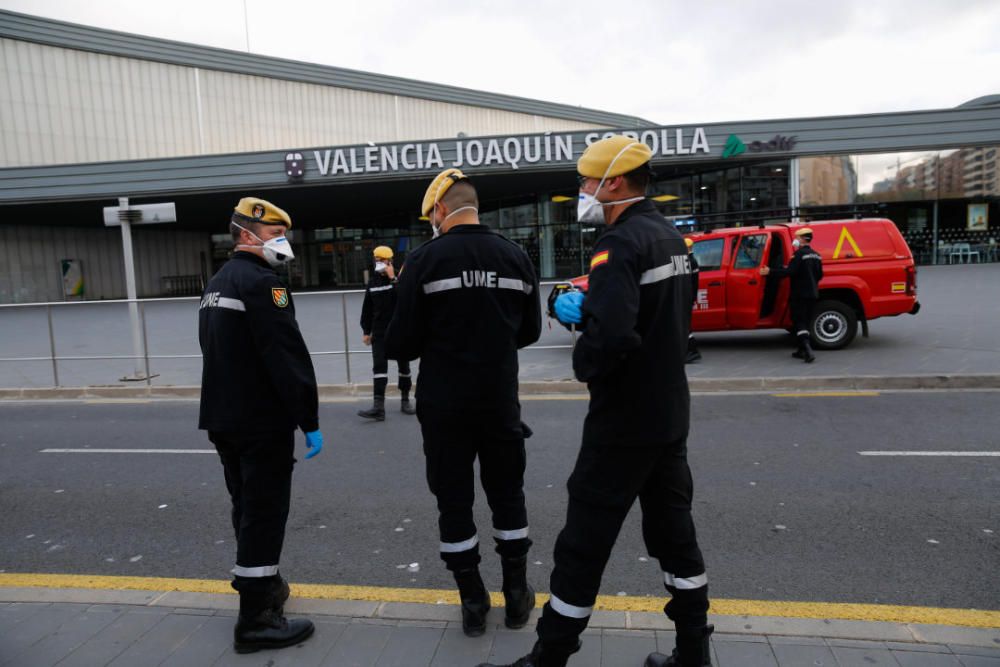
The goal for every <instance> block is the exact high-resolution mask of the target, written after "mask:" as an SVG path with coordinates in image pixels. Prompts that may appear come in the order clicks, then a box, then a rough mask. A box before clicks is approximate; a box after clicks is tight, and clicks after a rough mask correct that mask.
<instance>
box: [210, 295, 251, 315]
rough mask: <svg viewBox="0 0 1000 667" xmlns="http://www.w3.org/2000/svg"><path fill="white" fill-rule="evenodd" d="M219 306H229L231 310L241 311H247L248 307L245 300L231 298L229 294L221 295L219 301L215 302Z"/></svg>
mask: <svg viewBox="0 0 1000 667" xmlns="http://www.w3.org/2000/svg"><path fill="white" fill-rule="evenodd" d="M215 305H216V306H218V307H219V308H228V309H229V310H239V311H241V312H244V313H245V312H246V310H247V307H246V306H244V305H243V302H242V301H240V300H239V299H231V298H229V297H228V296H220V297H219V300H218V302H216V304H215Z"/></svg>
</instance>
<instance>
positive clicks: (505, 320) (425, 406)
mask: <svg viewBox="0 0 1000 667" xmlns="http://www.w3.org/2000/svg"><path fill="white" fill-rule="evenodd" d="M478 207H479V198H478V195H477V194H476V189H475V187H474V186H473V185H472V183H471V182H470V181H469V180H468V179H467V178H466V177H465V176H464V175H463V174H462V172H461V171H459V170H458V169H447V170H445V171H443V172H441V173H440V174H438V176H437V177H436V178H435V179H434V180H433V181H432V182H431V184H430V187H428V188H427V192H426V194H425V195H424V199H423V204H422V206H421V213H422V214H423V215H424V216H426V217H427V218H429V220H430V224H431V226H432V228H433V232H434V238H433V239H431V240H430V241H428V242H427V243H425V244H423V245H422V246H420V247H419V248H417V249H416V250H414V251H413V252H411V253H410V255H409V256H408V257H407V259H406V264H405V265H404V266H403V267H402V269H400V272H399V282H398V283H397V286H396V289H397V290H398V294H397V303H396V312H395V315H394V316H393V319H392V321H391V322H390V323H389V330H388V332H387V334H386V349H387V351H388V355H389V358H391V359H400V360H403V359H410V360H412V359H416V358H418V357H419V358H420V377H419V379H418V381H417V418H418V419H419V420H420V429H421V432H422V434H423V439H424V455H425V457H426V464H427V482H428V485H429V486H430V490H431V493H433V494H434V496H435V497H436V499H437V506H438V511H439V519H438V528H439V533H440V538H441V547H440V551H441V558H442V560H444V563H445V567H447V568H448V569H449V570H450V571H451V572H452V574H453V575H454V577H455V582H456V584H457V585H458V591H459V596H460V598H461V601H462V628H463V630H464V631H465V633H466V634H467V635H469V636H477V635H481V634H482V633H483V632H484V631H485V628H486V613H487V612H488V611H489V608H490V598H489V593H487V591H486V587H485V585H484V583H483V580H482V578H481V577H480V574H479V562H480V556H479V533H478V531H477V529H476V524H475V522H474V521H473V515H472V506H473V502H474V500H475V473H474V463H475V461H476V459H478V460H479V468H480V480H481V481H482V485H483V490H484V491H485V492H486V500H487V502H488V503H489V506H490V509H491V510H492V513H493V538H494V540H495V542H496V551H497V553H498V554H499V555H500V563H501V566H502V569H503V585H502V590H503V594H504V598H505V618H504V622H505V623H506V625H507V627H510V628H519V627H523V626H524V625H525V624H526V623H527V622H528V615H529V613H530V612H531V610H532V609H533V608H534V606H535V594H534V591H533V589H532V588H531V586H530V585H529V584H528V581H527V571H526V570H527V556H528V549H529V548H530V546H531V540H530V539H529V538H528V514H527V510H526V509H525V505H524V491H523V486H524V469H525V447H524V439H525V438H526V437H528V436H529V435H530V431H529V430H528V429H527V426H525V425H524V424H523V423H522V422H521V406H520V403H519V402H518V393H517V392H518V381H517V372H518V359H517V351H518V349H519V348H522V347H525V346H526V345H530V344H531V343H534V342H535V341H536V340H538V337H539V335H540V334H541V327H542V314H541V304H540V302H539V296H538V278H537V276H536V274H535V268H534V266H533V265H532V263H531V260H530V259H529V258H528V255H527V254H526V253H525V252H524V250H522V249H521V248H520V247H519V246H518V245H516V244H515V243H513V242H511V241H508V240H507V239H506V238H504V237H503V236H501V235H500V234H498V233H496V232H493V231H491V230H490V229H489V228H487V227H485V226H483V225H481V224H479V208H478Z"/></svg>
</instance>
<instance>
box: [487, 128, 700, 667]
mask: <svg viewBox="0 0 1000 667" xmlns="http://www.w3.org/2000/svg"><path fill="white" fill-rule="evenodd" d="M650 157H651V151H650V149H649V147H647V146H646V145H645V144H643V143H640V142H637V141H634V140H632V139H630V138H628V137H625V136H614V137H610V138H607V139H603V140H601V141H598V142H595V143H593V144H592V145H591V146H590V147H588V148H587V150H586V151H585V152H584V154H583V155H582V156H581V157H580V160H579V162H578V163H577V171H579V173H580V174H581V176H582V179H581V193H580V203H579V210H578V218H579V219H580V221H581V222H587V223H600V222H605V223H606V224H607V228H606V231H605V232H604V233H603V234H602V235H601V236H600V238H599V239H598V240H597V243H596V244H595V246H594V251H593V255H592V257H591V261H590V286H589V291H588V293H587V295H586V296H585V297H584V296H583V295H582V294H581V293H579V292H568V293H566V294H564V295H562V296H560V297H559V298H558V300H557V303H556V307H557V313H558V314H559V316H560V317H559V319H560V320H563V321H571V322H573V321H575V322H578V323H579V324H580V326H581V327H582V333H581V336H580V338H579V340H578V341H577V344H576V348H575V349H574V351H573V370H574V372H575V374H576V377H577V379H579V380H580V381H582V382H586V383H587V386H588V389H589V390H590V409H589V411H588V414H587V417H586V420H585V421H584V424H583V443H582V446H581V448H580V454H579V457H578V458H577V461H576V466H575V468H574V470H573V473H572V475H571V476H570V478H569V482H568V484H567V487H568V490H569V506H568V509H567V516H566V525H565V527H564V528H563V530H562V532H561V533H560V534H559V538H558V540H557V541H556V547H555V555H554V563H555V567H554V569H553V572H552V578H551V582H550V590H551V597H550V599H549V602H548V603H547V604H546V605H545V608H544V611H543V613H542V617H541V619H540V620H539V622H538V628H537V630H538V638H539V639H538V642H537V643H536V644H535V647H534V649H533V650H532V652H531V653H530V654H529V655H527V656H524V657H523V658H521V659H519V660H518V661H516V662H515V663H514V665H513V667H553V666H556V667H563V666H564V665H566V663H567V661H568V659H569V656H570V655H571V654H572V653H575V652H576V651H577V650H578V649H579V647H580V641H579V637H580V633H582V632H583V630H584V628H586V626H587V623H588V620H589V618H590V615H591V613H592V611H593V607H594V602H595V600H596V598H597V594H598V590H599V587H600V583H601V576H602V574H603V572H604V567H605V565H606V563H607V560H608V558H609V556H610V555H611V549H612V547H613V546H614V544H615V541H616V540H617V538H618V533H619V530H620V529H621V525H622V522H623V521H624V520H625V516H626V515H627V514H628V512H629V510H630V509H631V507H632V505H633V504H634V503H635V500H636V498H638V499H639V503H640V505H641V507H642V529H643V538H644V540H645V543H646V548H647V549H648V551H649V553H650V555H651V556H653V557H654V558H657V559H658V560H659V562H660V567H661V569H662V570H663V577H664V583H665V585H666V588H667V590H668V591H669V592H670V594H671V596H672V599H671V600H670V601H669V602H668V603H667V605H666V607H665V608H664V611H665V612H666V614H667V616H668V617H669V618H671V619H672V620H673V621H674V625H675V627H676V629H677V648H676V650H675V651H674V653H673V655H671V656H666V655H662V654H659V653H654V654H651V655H650V656H649V657H648V658H647V660H646V665H647V667H662V666H664V665H685V666H686V665H697V666H698V667H702V665H704V664H709V662H708V661H709V654H708V636H709V634H710V633H711V632H712V629H713V628H712V626H711V625H708V617H707V612H708V606H709V603H708V585H707V578H706V575H705V564H704V561H703V560H702V555H701V551H700V550H699V548H698V542H697V539H696V538H695V527H694V522H693V520H692V518H691V496H692V480H691V471H690V469H689V468H688V463H687V445H686V441H687V435H688V420H689V412H690V397H689V394H688V384H687V376H686V375H685V372H684V358H685V355H686V353H687V338H688V333H689V329H690V322H691V303H692V300H691V288H692V285H691V276H690V273H691V264H690V261H689V257H688V253H687V249H686V248H685V247H684V239H683V238H682V237H681V235H680V233H678V232H677V230H676V229H674V227H673V225H671V224H670V223H669V222H668V221H667V220H665V219H664V217H663V216H662V215H660V214H659V213H658V212H657V210H656V208H655V207H654V205H653V203H652V202H650V201H648V200H647V199H646V198H645V196H644V195H645V192H646V187H647V185H648V182H649V179H650V176H651V172H650V171H649V160H650ZM481 667H484V666H481Z"/></svg>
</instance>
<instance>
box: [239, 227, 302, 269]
mask: <svg viewBox="0 0 1000 667" xmlns="http://www.w3.org/2000/svg"><path fill="white" fill-rule="evenodd" d="M232 224H234V225H236V226H237V227H239V228H240V229H242V230H243V231H245V232H246V233H247V234H249V235H250V236H252V237H254V238H255V239H257V240H258V241H260V242H261V245H259V246H255V245H245V244H242V243H241V244H238V245H237V246H236V247H237V248H261V249H262V250H263V251H264V260H265V261H266V262H267V263H268V264H270V265H271V266H274V267H278V266H281V265H282V264H287V263H288V262H290V261H292V260H293V259H295V253H294V252H293V251H292V244H291V243H289V242H288V239H287V238H286V237H285V236H276V237H275V238H273V239H271V240H270V241H265V240H264V239H262V238H261V237H259V236H257V235H256V234H254V233H253V232H251V231H250V230H249V229H247V228H246V227H244V226H242V225H239V224H237V223H235V222H234V223H232Z"/></svg>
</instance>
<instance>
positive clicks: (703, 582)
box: [663, 572, 708, 591]
mask: <svg viewBox="0 0 1000 667" xmlns="http://www.w3.org/2000/svg"><path fill="white" fill-rule="evenodd" d="M663 583H665V584H666V585H667V586H673V587H674V588H677V589H680V590H682V591H689V590H691V589H694V588H701V587H702V586H707V585H708V575H707V574H706V573H704V572H702V573H701V574H699V575H697V576H694V577H675V576H674V575H672V574H670V573H669V572H664V573H663Z"/></svg>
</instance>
